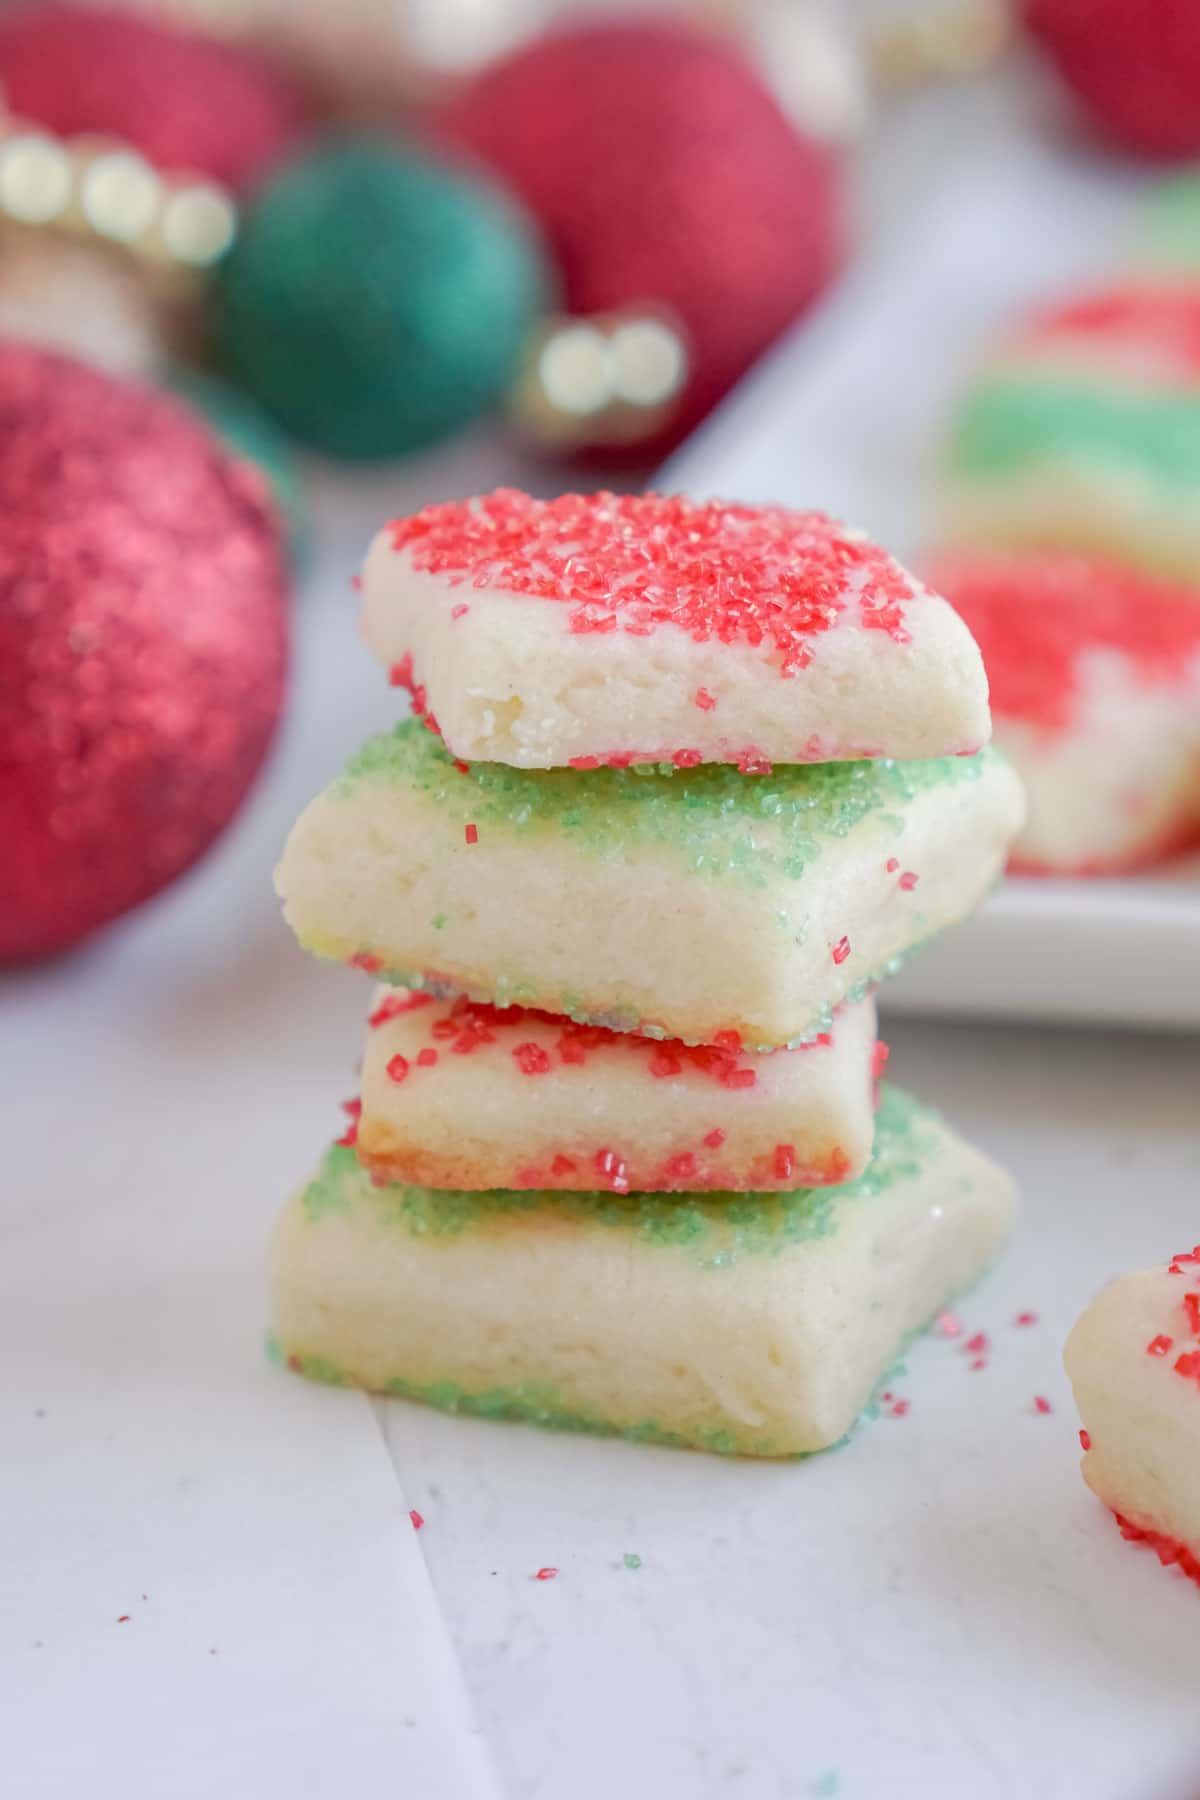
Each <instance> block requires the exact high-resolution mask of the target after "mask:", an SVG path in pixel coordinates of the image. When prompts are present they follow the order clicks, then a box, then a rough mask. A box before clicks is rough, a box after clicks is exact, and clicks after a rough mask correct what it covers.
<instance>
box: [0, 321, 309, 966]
mask: <svg viewBox="0 0 1200 1800" xmlns="http://www.w3.org/2000/svg"><path fill="white" fill-rule="evenodd" d="M286 642H287V616H286V608H285V603H284V580H283V568H282V558H281V550H280V543H279V533H278V528H277V525H276V523H275V521H274V518H273V513H272V509H270V508H269V507H268V506H266V505H265V504H264V492H263V483H262V478H261V476H260V475H259V474H258V472H257V471H256V470H254V469H253V468H252V467H251V466H250V465H249V464H247V463H245V462H241V461H237V460H235V459H234V458H232V457H231V456H230V455H229V454H228V453H227V452H226V451H225V450H223V449H222V448H221V447H220V446H219V444H218V443H217V441H216V439H215V438H214V437H213V436H212V434H211V432H210V431H209V430H208V428H207V427H206V426H204V425H202V424H201V423H200V422H199V421H197V420H196V419H195V418H194V417H193V416H192V415H191V414H190V413H189V412H188V411H187V409H186V408H184V407H183V406H182V405H181V404H180V403H179V402H178V401H176V400H173V399H171V398H169V397H168V396H166V395H163V394H161V393H158V392H156V391H155V390H153V389H151V388H147V387H143V386H141V385H139V384H135V383H132V382H121V381H117V380H115V379H113V378H112V377H109V376H106V375H103V374H101V373H99V372H98V371H96V370H94V369H90V368H88V367H85V366H84V365H83V364H82V363H79V362H75V361H73V360H69V359H67V358H62V357H57V356H51V355H48V354H46V353H45V352H44V351H41V350H38V349H36V348H34V347H32V346H29V345H19V344H12V343H8V344H4V345H0V841H2V842H3V844H4V847H5V880H4V882H3V884H0V961H3V962H13V961H21V960H24V959H29V958H33V957H39V956H45V955H48V954H50V953H52V952H54V951H58V950H62V949H65V948H66V947H67V946H68V945H70V944H73V943H75V942H76V941H77V940H79V939H80V938H82V937H84V936H85V935H86V934H88V933H89V932H91V931H94V930H96V929H97V928H98V927H100V926H102V925H104V924H106V923H108V922H109V921H110V920H112V919H114V918H116V917H117V916H118V915H120V914H121V913H124V912H126V911H128V910H129V909H130V908H131V907H134V906H136V905H138V904H139V903H140V902H141V901H143V900H145V899H147V898H148V897H149V896H150V895H151V894H153V893H155V892H157V890H158V889H160V888H162V887H163V886H165V885H166V884H167V883H168V882H169V881H171V880H173V879H174V877H175V876H177V875H178V874H179V873H180V872H181V871H182V870H184V869H185V868H187V867H188V865H189V864H191V863H192V862H194V861H195V860H196V858H197V857H198V856H200V855H201V854H202V853H203V852H204V851H205V850H206V849H207V848H208V846H209V845H210V844H211V843H212V841H213V840H214V839H215V838H216V837H217V835H218V834H219V833H220V832H221V831H222V830H223V828H224V827H225V825H226V824H227V823H228V822H229V820H230V819H231V818H232V817H233V816H234V814H235V813H236V812H237V810H238V808H239V806H240V805H241V803H242V800H243V798H244V797H245V794H246V792H247V790H248V788H249V786H250V784H251V782H252V780H253V778H254V776H255V774H256V772H257V770H258V768H259V766H260V764H261V762H262V759H263V756H264V755H265V753H266V749H267V746H268V744H269V742H270V739H271V736H272V734H273V732H274V729H275V725H276V721H277V719H278V716H279V712H280V708H281V705H282V700H283V691H284V676H285V663H286Z"/></svg>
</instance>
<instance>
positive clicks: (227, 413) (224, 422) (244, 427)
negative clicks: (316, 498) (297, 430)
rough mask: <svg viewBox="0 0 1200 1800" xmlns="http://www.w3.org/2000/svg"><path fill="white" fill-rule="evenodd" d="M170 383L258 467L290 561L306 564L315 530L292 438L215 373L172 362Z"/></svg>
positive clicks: (237, 451) (237, 452) (229, 444)
mask: <svg viewBox="0 0 1200 1800" xmlns="http://www.w3.org/2000/svg"><path fill="white" fill-rule="evenodd" d="M166 381H167V385H168V387H169V388H170V390H171V392H172V393H173V394H178V395H179V397H180V398H181V399H182V400H184V401H186V402H187V404H188V405H189V406H190V407H192V408H193V409H194V410H195V411H196V412H198V413H200V414H201V416H202V417H203V418H205V419H207V421H208V423H209V424H210V425H211V426H212V428H213V430H214V431H215V432H216V434H217V436H218V437H219V438H220V439H221V441H222V443H224V444H225V445H226V446H227V447H228V448H229V449H230V450H231V451H232V452H233V454H234V455H235V456H238V457H241V458H243V459H244V460H245V461H247V462H251V463H253V464H254V465H255V466H256V467H257V468H258V469H259V471H260V472H261V474H262V475H263V477H264V479H265V482H266V485H267V488H268V490H269V493H270V499H271V502H272V504H273V505H274V507H275V509H276V513H277V516H278V518H279V521H280V524H281V526H282V529H283V532H284V536H285V538H286V540H287V545H288V551H289V554H290V556H291V560H292V563H293V565H295V564H298V563H299V564H302V563H303V562H304V561H305V560H306V558H307V555H308V550H309V542H310V538H311V528H310V525H309V517H308V506H307V503H306V500H305V494H304V487H303V484H302V482H301V479H300V470H299V468H298V466H297V462H296V454H295V451H294V450H293V448H292V443H291V439H290V438H289V437H288V436H287V435H286V433H285V432H283V431H281V430H280V428H279V427H278V425H276V424H275V422H274V420H273V419H272V418H271V417H270V415H269V414H267V413H265V412H264V411H263V409H262V407H261V406H259V405H258V403H257V402H256V401H255V400H253V399H252V398H251V397H250V395H249V394H246V393H243V392H242V390H241V388H238V387H234V386H233V384H232V383H231V382H228V381H222V380H221V379H220V377H219V376H217V375H212V374H209V373H207V372H202V371H201V370H199V369H192V368H188V367H186V366H185V365H183V364H180V363H174V364H172V366H171V367H170V369H169V370H168V371H167V375H166Z"/></svg>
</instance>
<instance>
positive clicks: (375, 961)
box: [350, 950, 383, 975]
mask: <svg viewBox="0 0 1200 1800" xmlns="http://www.w3.org/2000/svg"><path fill="white" fill-rule="evenodd" d="M350 967H351V968H352V969H361V970H362V972H363V974H364V975H378V973H379V971H380V969H382V967H383V958H382V956H372V955H371V954H370V952H369V951H367V950H358V951H356V952H355V954H354V955H353V956H352V957H351V958H350Z"/></svg>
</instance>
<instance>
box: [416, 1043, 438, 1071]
mask: <svg viewBox="0 0 1200 1800" xmlns="http://www.w3.org/2000/svg"><path fill="white" fill-rule="evenodd" d="M437 1059H438V1053H437V1051H436V1050H435V1049H434V1048H433V1046H432V1045H431V1044H426V1045H425V1048H424V1049H423V1050H418V1051H417V1067H418V1069H432V1068H434V1067H435V1066H436V1064H437Z"/></svg>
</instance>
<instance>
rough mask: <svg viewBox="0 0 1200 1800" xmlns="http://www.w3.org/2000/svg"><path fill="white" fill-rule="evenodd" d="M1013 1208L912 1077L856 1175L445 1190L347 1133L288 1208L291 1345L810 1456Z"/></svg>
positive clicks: (450, 1395)
mask: <svg viewBox="0 0 1200 1800" xmlns="http://www.w3.org/2000/svg"><path fill="white" fill-rule="evenodd" d="M1014 1205H1015V1200H1014V1195H1013V1190H1012V1187H1011V1184H1010V1182H1009V1180H1008V1178H1007V1177H1006V1176H1005V1175H1003V1174H1002V1173H1001V1172H1000V1171H999V1170H998V1169H996V1168H995V1167H994V1166H993V1165H992V1164H991V1163H990V1162H989V1161H988V1160H987V1159H986V1158H985V1157H984V1156H982V1155H981V1154H980V1153H979V1152H978V1151H976V1150H974V1149H972V1148H971V1147H970V1146H968V1145H967V1144H965V1143H964V1142H963V1141H962V1140H961V1139H960V1138H958V1137H957V1136H956V1135H955V1134H954V1133H953V1132H952V1131H950V1130H949V1129H948V1127H947V1126H946V1125H945V1124H943V1122H942V1121H941V1120H940V1119H939V1117H938V1116H937V1114H936V1113H934V1112H931V1111H930V1110H928V1109H927V1108H925V1107H923V1106H921V1105H920V1104H918V1102H916V1101H915V1100H913V1099H911V1098H910V1097H909V1096H908V1095H906V1094H903V1093H901V1092H899V1091H898V1090H895V1089H885V1090H884V1095H883V1100H882V1104H881V1107H880V1113H879V1128H878V1132H877V1136H876V1146H875V1153H874V1156H873V1158H872V1161H871V1163H870V1165H869V1166H868V1168H867V1170H866V1172H865V1173H864V1174H863V1175H862V1176H860V1177H859V1179H858V1180H857V1181H853V1182H850V1183H848V1184H846V1185H844V1186H842V1187H837V1188H814V1189H798V1190H795V1191H793V1192H787V1193H751V1194H747V1193H741V1194H713V1195H695V1196H691V1195H689V1196H680V1195H658V1194H633V1193H631V1194H624V1195H622V1194H614V1193H612V1192H589V1193H563V1192H557V1191H555V1192H547V1191H523V1192H518V1191H503V1190H493V1191H490V1192H443V1191H438V1190H433V1189H429V1188H415V1187H403V1186H394V1185H386V1184H385V1185H381V1186H380V1185H375V1184H374V1183H373V1182H372V1180H371V1177H370V1176H369V1175H368V1174H367V1172H366V1171H365V1170H364V1169H363V1168H362V1166H361V1165H360V1164H359V1162H358V1160H357V1158H356V1156H355V1154H354V1151H353V1149H352V1148H350V1147H349V1146H339V1147H335V1148H334V1149H331V1150H330V1151H329V1152H328V1153H327V1154H326V1156H325V1159H324V1161H323V1163H322V1165H321V1168H320V1170H319V1171H318V1173H317V1175H316V1176H315V1177H314V1179H313V1180H312V1181H311V1182H310V1183H309V1185H308V1186H307V1187H306V1188H304V1189H303V1190H302V1191H301V1192H300V1193H299V1194H297V1195H296V1196H295V1197H294V1198H293V1200H292V1201H291V1202H290V1203H289V1204H288V1206H287V1208H286V1210H285V1212H284V1214H283V1217H282V1218H281V1220H280V1222H279V1226H278V1229H277V1233H276V1238H275V1245H274V1256H273V1336H274V1341H275V1343H276V1345H277V1347H278V1352H279V1355H280V1357H281V1358H282V1359H283V1360H284V1361H286V1362H287V1363H288V1365H289V1366H290V1367H292V1368H293V1369H295V1370H297V1371H298V1372H299V1373H302V1374H307V1375H311V1376H314V1377H316V1378H318V1379H320V1380H324V1381H332V1382H337V1383H344V1384H346V1385H352V1386H358V1387H365V1388H369V1389H371V1390H372V1391H374V1392H378V1393H392V1394H397V1395H402V1396H404V1397H405V1398H408V1399H415V1400H423V1401H426V1402H428V1403H430V1404H432V1405H435V1406H441V1407H444V1408H446V1409H447V1410H449V1411H452V1412H465V1413H474V1414H482V1415H484V1416H488V1417H494V1418H515V1419H526V1420H529V1421H532V1422H533V1423H536V1424H541V1425H551V1426H559V1427H563V1428H566V1429H569V1430H581V1431H599V1432H608V1433H616V1434H619V1435H622V1436H626V1437H630V1438H638V1439H647V1440H652V1441H657V1442H662V1443H668V1444H677V1445H686V1446H689V1447H691V1448H695V1449H704V1450H718V1451H726V1452H730V1453H736V1454H741V1455H747V1456H790V1455H795V1454H797V1453H801V1452H807V1451H813V1450H821V1449H824V1448H826V1447H828V1446H829V1445H831V1444H835V1443H837V1442H838V1441H839V1440H840V1439H841V1438H842V1437H844V1435H845V1433H846V1432H847V1431H848V1430H849V1429H850V1427H851V1426H852V1424H853V1423H854V1421H855V1420H856V1419H857V1417H858V1416H859V1414H860V1413H861V1412H862V1410H863V1408H864V1407H866V1406H867V1405H868V1404H869V1402H870V1399H871V1396H872V1394H873V1392H874V1391H875V1389H876V1387H877V1386H878V1385H879V1383H880V1381H881V1379H882V1377H883V1376H884V1375H885V1374H886V1372H887V1371H888V1369H889V1368H890V1367H891V1366H892V1364H893V1362H894V1360H895V1357H896V1355H897V1353H898V1350H899V1349H900V1348H901V1346H902V1345H903V1343H904V1341H905V1340H906V1339H907V1338H908V1337H909V1336H910V1335H911V1334H912V1333H913V1332H914V1331H916V1330H918V1329H920V1327H921V1326H923V1325H924V1324H925V1323H926V1322H927V1321H928V1320H929V1319H930V1318H931V1317H932V1316H933V1315H934V1314H935V1313H937V1312H938V1311H939V1309H940V1308H942V1307H943V1306H944V1305H945V1304H946V1303H947V1301H949V1300H950V1299H951V1298H952V1297H953V1296H954V1295H956V1294H958V1293H959V1292H960V1291H962V1290H963V1289H964V1288H965V1287H967V1286H969V1285H970V1284H971V1283H972V1282H973V1281H974V1280H975V1278H976V1277H977V1276H978V1275H979V1274H980V1272H981V1271H982V1270H983V1269H984V1268H985V1267H986V1266H987V1265H988V1264H989V1263H990V1262H991V1260H992V1258H993V1257H994V1255H995V1254H996V1252H997V1250H998V1249H999V1247H1000V1244H1001V1242H1002V1240H1003V1238H1004V1236H1005V1234H1006V1232H1007V1230H1008V1227H1009V1224H1010V1221H1011V1218H1012V1215H1013V1210H1014Z"/></svg>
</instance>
